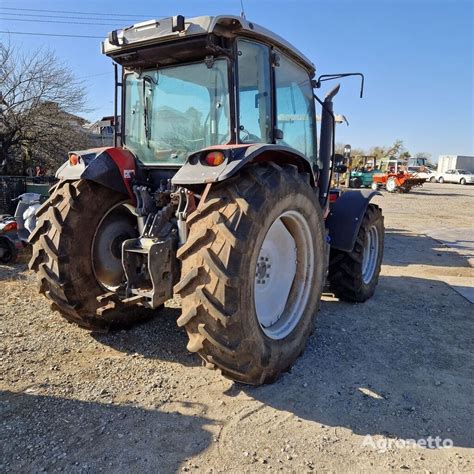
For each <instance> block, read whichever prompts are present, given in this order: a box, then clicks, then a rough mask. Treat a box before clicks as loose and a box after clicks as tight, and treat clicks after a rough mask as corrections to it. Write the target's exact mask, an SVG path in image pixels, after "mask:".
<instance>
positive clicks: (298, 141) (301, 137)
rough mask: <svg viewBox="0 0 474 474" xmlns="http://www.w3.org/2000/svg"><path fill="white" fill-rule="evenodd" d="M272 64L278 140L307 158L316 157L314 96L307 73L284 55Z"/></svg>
mask: <svg viewBox="0 0 474 474" xmlns="http://www.w3.org/2000/svg"><path fill="white" fill-rule="evenodd" d="M278 63H279V64H278V65H277V66H276V67H275V89H276V90H275V93H276V127H277V128H278V129H279V130H281V131H282V132H283V138H282V139H280V140H277V143H279V144H281V145H286V146H290V147H292V148H295V149H296V150H298V151H300V152H301V153H303V154H304V155H306V156H307V157H309V158H313V159H314V158H315V140H314V135H315V132H314V130H315V128H314V125H315V124H314V118H315V117H314V108H313V106H314V105H313V104H314V98H313V88H312V85H311V81H310V77H309V75H308V73H307V72H306V71H305V70H304V69H303V68H301V67H300V66H298V65H297V64H296V63H294V62H293V61H291V60H290V59H288V58H287V57H286V56H284V55H280V58H279V61H278Z"/></svg>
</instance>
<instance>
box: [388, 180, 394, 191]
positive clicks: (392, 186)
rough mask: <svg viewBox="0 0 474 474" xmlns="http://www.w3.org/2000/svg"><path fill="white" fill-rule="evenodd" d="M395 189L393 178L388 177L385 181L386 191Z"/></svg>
mask: <svg viewBox="0 0 474 474" xmlns="http://www.w3.org/2000/svg"><path fill="white" fill-rule="evenodd" d="M394 190H395V180H393V179H389V180H388V181H387V191H394Z"/></svg>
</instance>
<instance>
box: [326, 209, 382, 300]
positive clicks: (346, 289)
mask: <svg viewBox="0 0 474 474" xmlns="http://www.w3.org/2000/svg"><path fill="white" fill-rule="evenodd" d="M384 232H385V229H384V223H383V216H382V211H381V210H380V208H379V207H378V206H376V205H375V204H369V206H368V208H367V211H366V213H365V215H364V218H363V220H362V223H361V226H360V229H359V233H358V235H357V239H356V243H355V246H354V249H353V250H352V252H343V251H342V250H337V249H331V255H330V263H329V274H328V280H329V288H330V290H331V292H332V293H334V295H335V296H336V297H337V298H339V299H340V300H343V301H350V302H355V303H362V302H364V301H366V300H367V299H369V298H370V297H371V296H372V295H373V294H374V292H375V287H376V286H377V283H378V279H379V274H380V268H381V265H382V258H383V246H384Z"/></svg>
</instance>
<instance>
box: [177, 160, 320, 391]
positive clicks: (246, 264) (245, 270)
mask: <svg viewBox="0 0 474 474" xmlns="http://www.w3.org/2000/svg"><path fill="white" fill-rule="evenodd" d="M188 221H189V223H190V231H189V237H188V240H187V241H186V243H185V244H184V245H183V246H182V247H181V248H180V250H179V251H178V257H179V258H180V259H181V260H182V277H181V281H180V282H179V283H178V284H177V285H176V286H175V291H176V292H177V293H179V294H180V296H181V297H182V315H181V317H180V318H179V319H178V325H179V326H184V327H185V328H186V331H187V333H188V336H189V344H188V349H189V350H190V351H192V352H198V353H199V355H200V356H201V357H202V358H203V359H204V360H205V361H206V362H207V364H208V366H210V367H211V368H219V369H220V370H221V372H222V374H223V375H224V376H226V377H228V378H231V379H233V380H235V381H239V382H243V383H248V384H253V385H258V384H262V383H269V382H272V381H274V380H275V379H276V378H277V377H278V376H279V375H280V374H281V373H282V372H283V371H285V370H287V369H288V368H289V367H290V366H291V365H292V364H293V362H294V361H295V359H296V358H297V357H298V356H299V355H300V354H301V352H302V351H303V349H304V347H305V344H306V341H307V339H308V336H309V335H310V333H311V331H312V328H313V318H314V316H315V314H316V312H317V309H318V306H319V300H320V297H321V292H322V289H323V285H324V274H325V268H326V255H327V253H326V252H327V244H326V239H325V235H326V234H325V230H324V221H323V217H322V213H321V209H320V207H319V204H318V200H317V196H316V194H315V192H314V190H313V188H312V187H311V186H310V184H309V179H308V176H307V175H306V174H300V173H298V170H297V169H296V168H295V167H292V166H288V167H280V166H278V165H276V164H273V163H269V164H267V165H254V166H250V167H248V168H245V169H244V170H243V171H242V172H241V173H240V175H239V176H238V177H235V178H232V179H231V180H229V181H228V182H224V183H222V184H218V185H215V186H214V188H211V191H210V193H209V195H208V197H207V198H206V199H205V201H201V202H200V204H199V206H198V209H197V210H196V211H195V212H194V213H193V214H191V215H190V217H189V219H188Z"/></svg>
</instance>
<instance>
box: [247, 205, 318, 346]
mask: <svg viewBox="0 0 474 474" xmlns="http://www.w3.org/2000/svg"><path fill="white" fill-rule="evenodd" d="M314 258H315V255H314V243H313V238H312V236H311V231H310V228H309V225H308V222H307V220H306V218H305V217H303V215H302V214H300V213H299V212H297V211H287V212H284V213H283V214H281V215H280V216H279V217H278V218H277V219H276V220H275V221H274V222H273V224H272V225H271V226H270V228H269V229H268V231H267V234H266V235H265V239H264V241H263V243H262V246H261V248H260V252H259V254H258V258H257V262H256V265H255V273H254V274H255V283H254V303H255V311H256V314H257V319H258V322H259V324H260V327H261V328H262V330H263V332H264V333H265V334H266V335H267V336H268V337H269V338H271V339H283V338H285V337H287V336H288V335H289V334H290V333H291V332H292V331H293V329H294V328H295V327H296V326H297V324H298V322H299V321H300V319H301V317H302V315H303V313H304V310H305V308H306V304H307V301H308V297H309V295H310V292H311V291H312V287H313V271H314V264H315V261H314Z"/></svg>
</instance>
